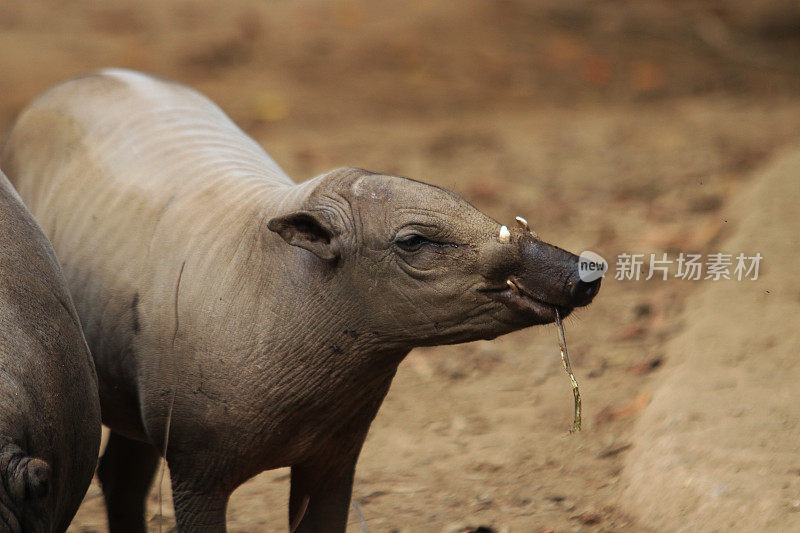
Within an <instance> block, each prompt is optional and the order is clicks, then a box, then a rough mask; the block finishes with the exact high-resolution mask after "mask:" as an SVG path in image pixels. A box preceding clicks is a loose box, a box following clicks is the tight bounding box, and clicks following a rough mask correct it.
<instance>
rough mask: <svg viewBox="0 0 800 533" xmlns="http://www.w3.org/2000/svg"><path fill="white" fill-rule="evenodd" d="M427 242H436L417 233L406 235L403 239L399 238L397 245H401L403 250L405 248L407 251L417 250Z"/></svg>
mask: <svg viewBox="0 0 800 533" xmlns="http://www.w3.org/2000/svg"><path fill="white" fill-rule="evenodd" d="M426 244H434V243H433V241H429V240H428V239H426V238H425V237H423V236H421V235H416V234H414V235H408V236H406V237H403V238H402V239H398V240H397V246H399V247H400V249H401V250H405V251H406V252H416V251H417V250H419V249H420V248H422V246H424V245H426Z"/></svg>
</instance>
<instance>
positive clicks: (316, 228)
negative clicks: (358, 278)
mask: <svg viewBox="0 0 800 533" xmlns="http://www.w3.org/2000/svg"><path fill="white" fill-rule="evenodd" d="M267 227H268V228H269V229H270V230H272V231H274V232H275V233H277V234H278V235H280V236H281V237H282V238H283V240H284V241H286V242H288V243H289V244H291V245H292V246H299V247H300V248H305V249H306V250H308V251H309V252H311V253H313V254H314V255H316V256H317V257H319V258H320V259H324V260H325V261H335V260H336V259H338V258H339V240H338V232H337V231H336V228H335V225H334V224H333V223H332V221H331V220H329V219H328V218H327V217H326V216H325V215H324V214H323V213H321V212H319V211H317V212H312V211H295V212H294V213H289V214H288V215H282V216H279V217H275V218H273V219H272V220H270V221H269V222H268V223H267Z"/></svg>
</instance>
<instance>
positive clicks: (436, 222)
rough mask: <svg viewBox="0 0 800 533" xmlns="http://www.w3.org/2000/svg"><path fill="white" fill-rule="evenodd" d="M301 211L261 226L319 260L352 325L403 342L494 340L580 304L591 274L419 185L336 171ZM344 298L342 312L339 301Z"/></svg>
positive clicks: (518, 229) (451, 196)
mask: <svg viewBox="0 0 800 533" xmlns="http://www.w3.org/2000/svg"><path fill="white" fill-rule="evenodd" d="M318 182H319V183H318V185H316V187H315V189H314V191H313V193H311V194H310V195H309V197H308V198H307V200H305V202H304V204H303V206H302V208H301V209H299V210H297V211H293V212H291V213H287V214H284V215H282V216H279V217H275V218H273V219H272V220H270V222H269V224H268V226H269V228H270V229H271V230H272V231H275V232H277V233H278V234H279V235H280V236H281V237H282V238H283V239H284V240H285V241H286V242H287V243H289V244H291V245H293V246H298V247H300V248H304V249H305V250H308V251H309V252H311V253H312V254H314V255H315V256H316V258H314V259H315V260H314V261H312V262H311V263H306V264H307V265H309V267H310V268H316V269H320V271H321V272H324V273H325V274H324V275H323V276H322V278H323V279H328V280H329V283H330V287H328V289H329V290H332V291H333V292H335V293H336V294H337V298H339V300H340V301H342V302H344V301H351V302H352V301H355V302H356V304H357V308H358V310H359V312H358V315H359V317H358V321H359V322H358V326H359V327H360V328H361V329H364V330H367V331H371V332H373V333H375V334H377V335H380V336H381V337H383V338H385V339H386V340H387V341H396V342H399V343H406V344H408V345H410V346H421V345H433V344H452V343H458V342H466V341H471V340H476V339H491V338H494V337H497V336H498V335H502V334H504V333H508V332H510V331H513V330H516V329H520V328H524V327H528V326H532V325H535V324H546V323H549V322H552V321H553V320H554V319H555V308H556V307H557V308H558V310H559V312H560V313H561V315H562V316H566V315H568V314H569V313H570V312H571V311H572V310H573V309H574V308H575V307H579V306H584V305H587V304H588V303H589V302H591V301H592V298H593V297H594V296H595V294H597V291H598V289H599V286H600V281H599V280H598V281H595V282H592V283H585V282H583V281H581V279H580V277H579V276H578V258H577V256H575V255H573V254H571V253H569V252H566V251H564V250H562V249H560V248H557V247H555V246H552V245H550V244H547V243H545V242H543V241H541V240H539V239H538V237H536V235H535V234H533V233H532V232H531V231H529V230H527V229H526V228H524V227H523V226H522V224H517V225H513V227H510V228H505V227H504V226H502V225H501V224H500V223H498V222H496V221H494V220H492V219H491V218H489V217H488V216H486V215H484V214H483V213H481V212H480V211H478V210H477V209H475V207H473V206H472V205H471V204H469V203H468V202H467V201H465V200H464V199H463V198H461V197H460V196H458V195H456V194H455V193H452V192H450V191H448V190H445V189H442V188H439V187H435V186H432V185H427V184H424V183H420V182H418V181H414V180H410V179H406V178H400V177H395V176H385V175H380V174H373V173H369V172H366V171H363V170H360V169H353V168H346V169H339V170H335V171H333V172H331V173H329V174H327V175H325V176H323V177H320V178H318ZM344 308H345V306H344V303H343V304H342V309H344Z"/></svg>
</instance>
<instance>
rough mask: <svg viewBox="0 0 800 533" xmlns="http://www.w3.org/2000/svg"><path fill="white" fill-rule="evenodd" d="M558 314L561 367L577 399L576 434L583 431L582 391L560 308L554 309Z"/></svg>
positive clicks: (574, 424) (572, 429) (574, 421)
mask: <svg viewBox="0 0 800 533" xmlns="http://www.w3.org/2000/svg"><path fill="white" fill-rule="evenodd" d="M553 310H554V311H555V312H556V326H557V327H558V345H559V346H560V347H561V366H563V367H564V370H565V371H566V372H567V374H568V375H569V380H570V382H571V383H572V395H573V396H574V397H575V417H574V419H573V421H572V427H571V428H570V430H569V432H570V433H575V432H577V431H580V430H581V391H580V389H578V381H577V380H576V379H575V374H573V373H572V366H571V365H570V364H569V353H568V352H567V339H566V337H565V336H564V324H563V323H562V322H561V313H559V312H558V307H555V306H554V307H553Z"/></svg>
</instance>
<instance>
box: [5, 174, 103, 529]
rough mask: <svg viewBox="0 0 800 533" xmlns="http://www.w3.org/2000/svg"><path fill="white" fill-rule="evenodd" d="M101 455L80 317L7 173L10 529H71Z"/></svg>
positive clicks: (7, 493)
mask: <svg viewBox="0 0 800 533" xmlns="http://www.w3.org/2000/svg"><path fill="white" fill-rule="evenodd" d="M99 448H100V400H99V398H98V396H97V375H96V374H95V371H94V363H93V362H92V358H91V356H90V355H89V349H88V348H87V346H86V342H85V341H84V339H83V333H81V327H80V323H79V322H78V315H77V313H76V312H75V308H74V307H73V305H72V300H71V299H70V297H69V293H68V291H67V286H66V283H65V282H64V278H63V276H62V275H61V269H60V268H59V266H58V262H57V261H56V258H55V255H54V254H53V249H52V247H51V246H50V242H49V241H48V240H47V238H46V237H45V236H44V234H43V233H42V230H41V229H39V226H38V225H37V224H36V222H35V221H34V220H33V217H32V216H31V214H30V213H29V212H28V210H27V209H26V208H25V206H24V205H22V200H21V199H20V197H19V196H18V195H17V193H16V192H15V191H14V189H13V188H12V187H11V184H10V183H9V182H8V180H7V179H6V177H5V175H3V173H2V172H0V531H7V532H20V531H31V532H50V531H64V530H66V529H67V526H68V525H69V523H70V521H71V520H72V517H73V516H74V515H75V512H76V511H77V510H78V506H79V505H80V503H81V500H82V499H83V495H84V494H85V493H86V489H87V488H88V487H89V483H90V482H91V480H92V475H93V474H94V467H95V465H96V464H97V452H98V450H99Z"/></svg>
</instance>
